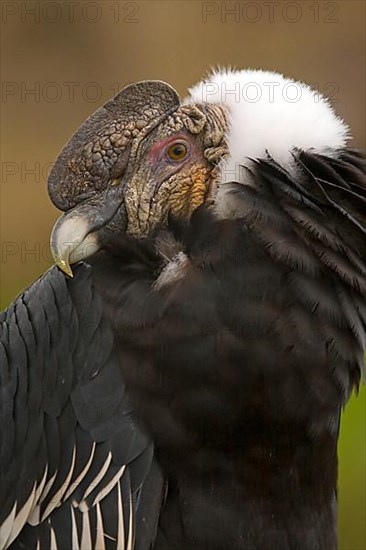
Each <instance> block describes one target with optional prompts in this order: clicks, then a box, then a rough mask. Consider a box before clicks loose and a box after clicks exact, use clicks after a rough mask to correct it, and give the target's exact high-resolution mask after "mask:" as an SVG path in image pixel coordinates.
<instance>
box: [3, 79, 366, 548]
mask: <svg viewBox="0 0 366 550" xmlns="http://www.w3.org/2000/svg"><path fill="white" fill-rule="evenodd" d="M291 87H292V92H293V93H290V92H291V90H290V88H291ZM250 88H252V89H251V90H250ZM294 92H296V93H294ZM253 93H254V95H255V97H253ZM294 97H295V99H294ZM348 138H349V134H348V128H347V126H346V125H345V123H344V122H343V121H342V120H341V119H340V118H338V117H337V116H336V115H335V114H334V112H333V110H332V108H331V107H330V105H329V103H328V101H327V100H326V99H324V98H323V97H321V96H320V95H319V94H317V93H316V92H315V91H313V90H311V89H310V88H309V87H308V86H306V85H305V84H302V83H295V82H294V81H291V80H288V79H285V78H284V77H283V76H281V75H279V74H276V73H269V72H262V71H245V70H244V71H229V70H228V71H218V72H215V73H213V74H211V75H210V76H209V77H208V78H207V79H206V80H205V81H203V82H201V83H199V84H198V85H196V86H195V87H193V88H192V89H191V90H190V93H189V96H188V98H186V99H185V100H184V101H182V102H181V101H180V99H179V97H178V95H177V93H176V92H175V90H174V89H173V88H171V87H170V86H169V85H168V84H166V83H164V82H160V81H144V82H139V83H137V84H132V85H130V86H127V87H126V88H124V89H123V90H122V91H121V92H120V93H119V94H117V96H116V97H114V98H113V99H112V100H110V101H108V102H107V103H106V104H105V105H104V106H103V107H101V108H100V109H98V110H97V111H96V112H95V113H94V114H93V115H92V116H91V117H90V118H89V119H88V120H87V121H86V122H85V123H84V124H83V125H82V126H81V128H80V129H79V130H77V132H76V133H75V135H74V136H73V137H72V138H71V140H70V141H69V143H68V144H67V145H66V147H65V148H64V149H63V151H62V152H61V154H60V156H59V157H58V159H57V160H56V162H55V165H54V167H53V170H52V172H51V175H50V178H49V183H48V185H49V193H50V197H51V200H52V201H53V203H54V204H55V205H56V206H58V207H59V208H60V209H61V210H63V211H65V213H64V214H63V215H62V216H61V217H60V218H59V220H58V221H57V223H56V225H55V228H54V230H53V233H52V237H51V248H52V251H53V254H54V257H55V261H56V263H57V264H58V266H59V267H60V268H61V270H62V271H63V272H65V273H63V272H62V271H61V270H60V269H59V268H58V267H53V268H52V269H50V270H49V271H48V272H47V273H45V275H43V276H42V277H41V278H40V279H39V280H38V281H37V282H35V283H34V284H33V285H32V286H31V287H29V288H28V289H27V290H25V291H24V292H23V293H22V294H21V295H20V296H19V297H18V298H17V299H16V300H15V301H14V303H13V304H12V305H11V306H10V307H9V309H8V310H6V311H4V312H3V313H2V314H1V330H2V332H1V346H0V355H1V370H0V383H1V386H0V398H1V433H0V435H1V440H0V443H1V447H0V450H1V454H0V460H1V506H0V525H1V528H0V537H1V538H0V547H1V548H2V549H4V548H11V549H12V550H13V549H27V550H36V549H37V550H46V549H47V550H48V549H51V548H52V549H62V550H70V549H71V548H73V549H78V548H80V549H83V550H90V549H103V548H105V549H132V548H135V549H136V550H148V549H151V548H153V549H154V550H178V549H180V550H194V549H196V550H235V549H242V550H249V549H250V550H254V549H256V550H290V549H291V550H331V549H333V550H334V549H335V548H336V545H337V535H336V491H337V438H338V431H339V420H340V412H341V409H342V407H343V406H344V404H345V403H346V401H347V399H348V397H349V396H350V393H351V392H352V389H353V388H357V386H358V384H359V381H360V376H361V371H362V368H363V354H364V350H365V347H366V344H365V339H366V183H365V159H364V157H363V156H362V154H361V153H360V152H358V151H356V150H353V149H350V148H348V147H347V142H348ZM70 264H75V265H73V267H72V268H71V267H70ZM72 275H73V277H72Z"/></svg>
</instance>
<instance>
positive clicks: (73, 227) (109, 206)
mask: <svg viewBox="0 0 366 550" xmlns="http://www.w3.org/2000/svg"><path fill="white" fill-rule="evenodd" d="M122 201H123V196H122V193H121V186H109V187H108V188H107V190H106V191H105V192H104V193H102V194H100V195H98V196H97V197H93V198H92V199H91V200H88V201H86V202H83V203H81V204H80V205H77V206H76V207H75V208H73V209H72V210H69V211H68V212H65V214H63V215H62V216H60V218H59V219H58V220H57V221H56V223H55V225H54V227H53V229H52V233H51V242H50V246H51V252H52V256H53V259H54V261H55V263H56V265H58V267H59V268H60V269H61V270H62V271H63V272H64V273H66V274H67V275H69V277H73V273H72V269H71V267H70V266H71V264H73V263H76V262H79V261H80V260H84V259H85V258H88V257H89V256H91V255H92V254H94V253H95V252H97V250H99V249H100V248H101V247H102V245H103V233H104V232H103V228H104V227H105V226H106V225H107V224H108V223H109V222H110V221H111V219H112V218H113V217H114V215H115V214H116V212H117V210H118V209H119V207H120V206H121V204H122Z"/></svg>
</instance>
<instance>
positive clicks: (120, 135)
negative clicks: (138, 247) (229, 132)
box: [48, 81, 227, 276]
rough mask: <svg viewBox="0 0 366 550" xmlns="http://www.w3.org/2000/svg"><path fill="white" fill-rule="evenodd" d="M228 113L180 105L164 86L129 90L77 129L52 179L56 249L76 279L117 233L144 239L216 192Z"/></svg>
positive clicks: (150, 83)
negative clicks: (77, 268)
mask: <svg viewBox="0 0 366 550" xmlns="http://www.w3.org/2000/svg"><path fill="white" fill-rule="evenodd" d="M226 125H227V122H226V113H225V108H224V107H223V106H220V105H218V104H212V105H203V104H189V105H188V104H187V105H184V104H181V103H180V100H179V97H178V94H177V92H176V91H175V90H174V89H173V88H172V87H171V86H169V85H168V84H166V83H164V82H161V81H143V82H138V83H136V84H132V85H130V86H127V87H126V88H124V89H123V90H122V91H121V92H120V93H119V94H117V95H116V96H115V97H114V98H113V99H112V100H110V101H108V102H107V103H106V104H105V105H104V106H103V107H101V108H99V109H98V110H97V111H96V112H95V113H94V114H93V115H92V116H91V117H89V118H88V119H87V120H86V121H85V122H84V124H83V125H82V126H81V127H80V128H79V129H78V130H77V132H76V133H75V134H74V136H73V137H72V138H71V139H70V141H69V143H68V144H67V145H66V146H65V148H64V149H63V150H62V152H61V153H60V155H59V157H58V158H57V160H56V162H55V165H54V167H53V169H52V172H51V174H50V177H49V182H48V190H49V194H50V197H51V200H52V202H53V203H54V204H55V205H56V206H57V207H58V208H59V209H61V210H64V211H65V213H64V214H63V215H62V216H61V217H60V218H59V219H58V220H57V222H56V224H55V226H54V228H53V231H52V236H51V250H52V253H53V256H54V259H55V262H56V263H57V265H58V266H59V267H60V268H61V269H62V270H63V271H64V272H65V273H67V274H68V275H70V276H72V270H71V268H70V264H72V263H75V262H77V261H79V260H82V259H84V258H86V257H88V256H90V255H91V254H93V253H94V252H96V251H97V250H98V249H99V248H101V247H103V244H104V243H105V242H107V241H108V237H110V236H111V235H114V236H115V235H116V234H121V236H122V235H123V234H126V233H127V234H128V235H130V236H132V237H135V238H138V239H141V238H144V237H146V236H148V235H150V234H151V233H152V232H153V231H154V230H155V229H156V228H157V227H159V226H161V225H164V223H165V222H166V220H167V218H168V216H169V215H173V216H176V217H181V218H188V217H189V216H190V215H191V213H192V212H193V211H194V210H195V209H196V208H197V207H198V206H200V205H201V204H202V203H203V202H205V201H209V200H210V199H211V198H212V197H213V196H214V194H215V190H216V181H217V175H218V167H217V166H218V163H219V161H220V159H221V158H222V157H223V156H224V154H225V152H226V145H225V141H224V135H225V127H226Z"/></svg>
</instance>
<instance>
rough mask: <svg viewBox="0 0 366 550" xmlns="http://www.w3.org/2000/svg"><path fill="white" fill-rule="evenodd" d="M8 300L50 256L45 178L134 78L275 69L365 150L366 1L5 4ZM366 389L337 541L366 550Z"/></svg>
mask: <svg viewBox="0 0 366 550" xmlns="http://www.w3.org/2000/svg"><path fill="white" fill-rule="evenodd" d="M1 16H2V17H1V20H2V33H1V34H2V38H1V39H2V54H1V55H2V59H1V67H2V75H1V81H2V82H1V86H2V88H1V92H2V93H1V111H2V113H1V115H2V127H1V138H2V147H1V171H2V173H1V194H0V197H1V253H2V257H1V279H0V281H1V292H0V296H1V305H2V307H5V306H6V305H7V304H8V303H9V301H10V300H11V299H12V298H13V297H14V296H15V295H16V294H17V293H18V292H19V291H20V290H21V289H22V288H24V287H25V286H26V285H28V284H30V283H31V282H32V281H33V280H34V279H35V278H36V277H37V276H38V275H39V274H40V273H42V272H43V271H44V270H45V269H46V268H47V267H48V266H49V265H50V263H51V259H50V255H49V250H48V240H49V233H50V229H51V227H52V224H53V222H54V221H55V219H56V217H57V211H56V209H55V208H54V207H53V206H52V205H51V204H50V202H49V200H48V196H47V190H46V184H45V182H46V179H47V173H48V171H49V168H50V165H51V163H52V161H53V160H54V159H55V157H56V155H57V154H58V152H59V150H60V149H61V147H62V146H63V145H64V144H65V142H66V141H67V140H68V138H69V137H70V135H71V134H72V132H73V131H74V130H75V129H76V128H77V127H78V126H79V125H80V124H81V123H82V121H83V120H84V119H85V118H86V117H87V116H88V115H89V114H91V113H92V112H93V111H94V110H95V109H96V108H97V107H98V106H99V105H101V104H102V103H104V102H105V101H106V100H107V99H108V98H110V97H111V96H112V95H114V94H115V93H116V92H117V90H118V89H119V88H121V87H122V86H124V85H125V84H127V83H129V82H133V81H136V80H143V79H149V78H153V79H163V80H166V81H168V82H170V83H171V84H172V85H173V86H175V87H176V88H177V90H178V91H179V92H180V93H181V94H185V90H186V88H187V86H189V85H191V84H193V83H194V82H196V81H197V80H199V79H200V78H201V76H202V74H203V73H204V72H205V71H207V69H208V68H209V67H210V66H217V65H232V66H237V67H250V68H264V69H269V70H277V71H279V72H282V73H284V74H286V75H288V76H291V77H293V78H295V79H299V80H303V81H305V82H308V83H310V84H313V85H314V86H316V87H317V88H318V89H319V90H320V91H321V92H323V93H325V94H327V95H329V96H330V97H331V100H332V103H333V104H334V106H335V108H336V110H337V111H338V113H339V114H340V115H341V116H342V117H344V118H345V120H346V121H347V122H348V123H349V124H350V126H351V129H352V134H353V136H354V140H353V144H354V145H355V146H357V147H361V148H365V3H364V2H363V1H353V0H344V1H337V2H328V1H318V2H317V1H306V0H305V1H297V2H285V1H275V2H272V1H263V2H261V1H257V2H245V1H242V2H230V1H229V2H199V1H189V2H187V1H185V2H183V1H176V2H174V1H173V2H169V1H163V2H156V1H142V2H140V1H139V2H130V1H128V2H123V1H121V2H118V1H109V0H105V1H102V2H88V1H85V2H72V1H70V2H65V1H61V0H59V1H52V2H48V1H45V2H33V1H22V2H13V1H5V0H3V1H2V2H1ZM365 403H366V396H365V391H364V389H362V391H361V393H360V395H359V397H358V398H357V399H356V398H352V400H351V402H350V404H349V405H348V407H347V409H346V412H345V414H344V416H343V423H342V432H341V440H340V453H339V454H340V483H339V485H340V490H339V525H340V549H341V550H361V549H362V550H363V549H365V548H366V527H365V525H366V512H365V509H366V496H365V492H366V489H365V487H366V479H365V469H366V467H365V461H366V454H365V447H366V423H365V416H366V410H365V409H366V407H365Z"/></svg>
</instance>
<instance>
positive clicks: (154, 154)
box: [150, 135, 188, 161]
mask: <svg viewBox="0 0 366 550" xmlns="http://www.w3.org/2000/svg"><path fill="white" fill-rule="evenodd" d="M175 141H177V142H179V141H182V142H183V143H185V144H187V145H188V141H187V138H186V136H184V135H175V136H169V137H168V138H166V139H163V140H161V141H158V142H157V143H155V144H154V145H153V146H152V147H151V149H150V156H151V158H152V160H157V159H158V158H159V157H160V156H161V153H162V152H163V151H164V149H165V148H167V147H168V145H170V144H171V143H174V142H175ZM185 159H186V157H185V158H184V159H182V161H183V160H185Z"/></svg>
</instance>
